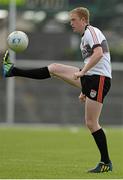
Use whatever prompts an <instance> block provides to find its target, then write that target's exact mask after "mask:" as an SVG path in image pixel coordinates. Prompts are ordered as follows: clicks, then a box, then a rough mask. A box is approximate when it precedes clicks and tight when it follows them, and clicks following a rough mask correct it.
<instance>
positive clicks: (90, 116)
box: [85, 97, 103, 123]
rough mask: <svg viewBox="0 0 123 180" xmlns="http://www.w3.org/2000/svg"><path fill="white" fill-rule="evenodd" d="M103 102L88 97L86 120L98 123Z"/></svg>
mask: <svg viewBox="0 0 123 180" xmlns="http://www.w3.org/2000/svg"><path fill="white" fill-rule="evenodd" d="M102 107H103V104H102V103H100V102H97V101H95V100H92V99H90V98H88V97H86V102H85V120H86V122H87V121H89V122H92V123H96V122H98V120H99V117H100V114H101V111H102Z"/></svg>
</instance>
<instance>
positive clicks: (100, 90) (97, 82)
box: [80, 75, 111, 103]
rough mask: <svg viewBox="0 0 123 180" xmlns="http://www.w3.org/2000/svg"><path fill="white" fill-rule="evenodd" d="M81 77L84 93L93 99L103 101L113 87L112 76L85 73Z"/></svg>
mask: <svg viewBox="0 0 123 180" xmlns="http://www.w3.org/2000/svg"><path fill="white" fill-rule="evenodd" d="M80 79H81V85H82V93H83V94H84V95H85V96H87V97H88V98H90V99H92V100H95V101H98V102H100V103H103V100H104V97H105V96H106V94H107V93H108V91H109V89H110V87H111V78H109V77H105V76H101V75H85V76H83V77H81V78H80Z"/></svg>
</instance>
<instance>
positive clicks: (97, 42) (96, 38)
mask: <svg viewBox="0 0 123 180" xmlns="http://www.w3.org/2000/svg"><path fill="white" fill-rule="evenodd" d="M101 42H102V38H100V34H99V32H98V31H96V30H95V28H93V27H92V26H89V27H88V29H87V31H86V43H87V44H89V45H90V47H91V48H92V49H94V48H96V47H98V46H101Z"/></svg>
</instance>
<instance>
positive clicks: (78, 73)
mask: <svg viewBox="0 0 123 180" xmlns="http://www.w3.org/2000/svg"><path fill="white" fill-rule="evenodd" d="M82 76H84V73H83V72H82V71H79V72H76V73H74V79H75V80H77V79H78V78H80V77H82Z"/></svg>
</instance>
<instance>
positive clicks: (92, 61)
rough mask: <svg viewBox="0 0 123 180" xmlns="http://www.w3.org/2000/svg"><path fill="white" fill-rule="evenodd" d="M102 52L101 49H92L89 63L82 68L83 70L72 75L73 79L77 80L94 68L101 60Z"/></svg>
mask: <svg viewBox="0 0 123 180" xmlns="http://www.w3.org/2000/svg"><path fill="white" fill-rule="evenodd" d="M102 56H103V51H102V47H100V46H98V47H96V48H94V50H93V54H92V56H90V60H89V62H88V63H87V64H86V65H85V66H84V67H83V69H82V70H81V71H79V72H76V73H75V74H74V78H75V79H78V78H80V77H82V76H83V75H84V74H85V73H86V72H87V71H89V70H90V69H91V68H92V67H94V66H95V65H96V64H97V63H98V62H99V61H100V59H101V58H102Z"/></svg>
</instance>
